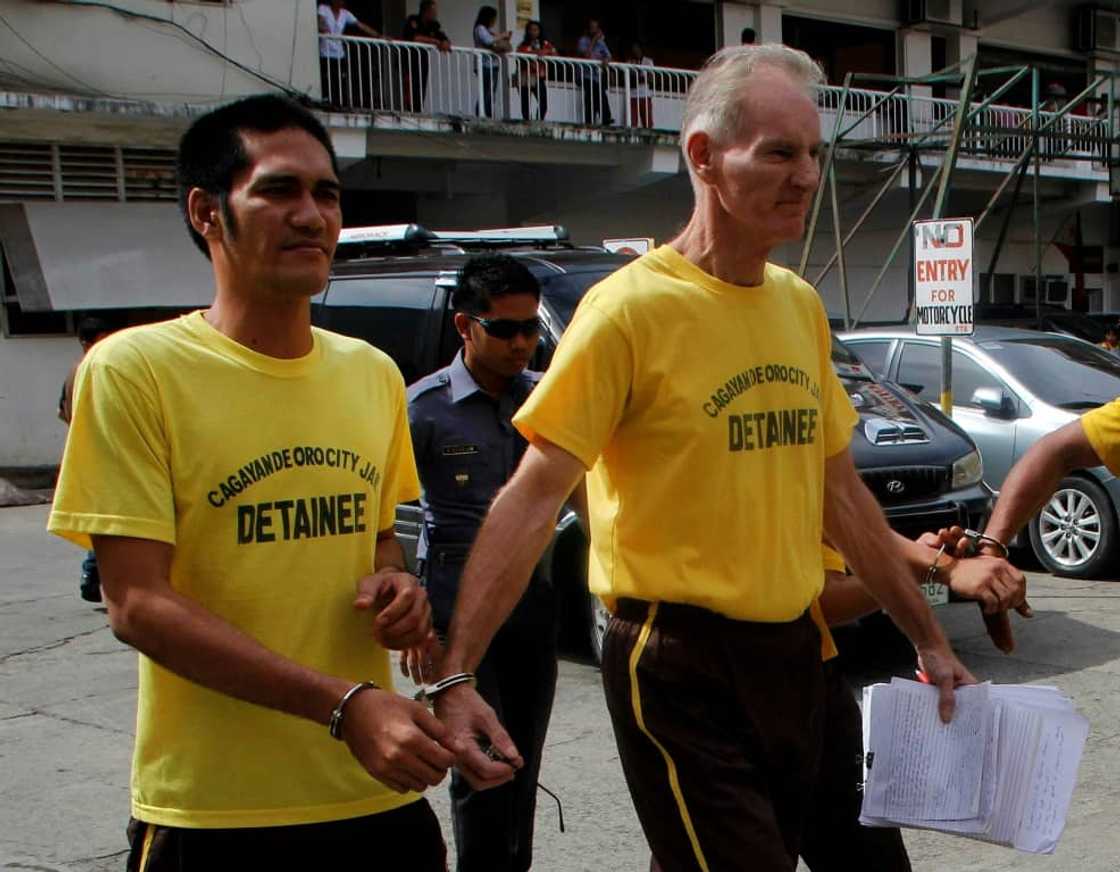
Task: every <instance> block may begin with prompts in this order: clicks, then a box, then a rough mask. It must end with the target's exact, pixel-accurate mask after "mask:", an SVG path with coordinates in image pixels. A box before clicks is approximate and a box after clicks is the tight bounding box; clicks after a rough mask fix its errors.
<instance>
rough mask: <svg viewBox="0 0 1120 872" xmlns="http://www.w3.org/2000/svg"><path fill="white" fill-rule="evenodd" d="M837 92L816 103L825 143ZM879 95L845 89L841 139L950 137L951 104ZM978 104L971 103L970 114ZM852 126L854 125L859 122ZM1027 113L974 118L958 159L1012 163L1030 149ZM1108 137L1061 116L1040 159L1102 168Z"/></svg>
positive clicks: (1092, 123) (997, 111) (1100, 121)
mask: <svg viewBox="0 0 1120 872" xmlns="http://www.w3.org/2000/svg"><path fill="white" fill-rule="evenodd" d="M843 90H844V89H843V88H838V87H835V86H829V87H826V88H822V89H821V91H820V95H819V98H818V104H819V106H820V109H821V130H822V132H823V135H824V136H825V137H826V138H827V137H828V136H830V135H831V134H832V129H833V124H834V123H835V120H836V113H837V111H838V108H839V105H840V100H841V97H842V96H843ZM883 97H884V92H882V91H866V90H861V89H856V88H852V89H849V91H848V95H847V99H846V101H845V107H846V108H845V110H844V120H843V122H842V123H841V129H842V130H844V131H849V132H848V133H847V137H848V138H851V139H857V140H860V139H862V140H867V141H870V142H875V143H898V144H900V145H902V144H905V143H906V142H910V141H915V140H917V139H920V138H922V137H923V136H926V135H928V139H927V143H928V144H946V143H948V141H949V138H950V137H951V136H952V132H953V115H954V114H955V113H956V111H957V101H956V100H946V99H941V98H937V97H926V96H922V95H913V96H911V97H910V98H909V99H907V97H906V96H905V95H904V94H893V95H891V96H890V97H888V98H887V99H885V100H884V99H883ZM978 105H979V103H978V102H976V103H973V104H972V107H973V109H975V108H976V107H977V106H978ZM865 113H866V117H864V118H862V120H859V121H858V122H857V119H860V118H861V116H864V115H865ZM1056 115H1057V113H1055V112H1040V113H1039V122H1038V123H1039V127H1042V126H1043V125H1045V124H1047V123H1048V122H1050V121H1051V120H1053V119H1054V118H1055V116H1056ZM1031 123H1032V122H1031V110H1030V109H1025V108H1022V107H1019V106H1005V105H1002V104H998V103H994V104H992V105H989V106H986V107H985V108H984V109H982V110H980V112H979V113H977V115H976V117H975V118H974V119H973V120H972V121H971V122H970V124H969V126H968V127H966V128H965V132H964V136H963V137H962V140H961V149H962V153H963V154H966V155H974V156H979V157H983V158H985V159H989V160H1015V159H1017V158H1018V157H1019V156H1020V155H1021V154H1022V153H1023V152H1024V151H1025V150H1026V148H1027V146H1028V145H1030V140H1031V136H1030V130H1031ZM1108 133H1109V130H1108V124H1107V119H1105V118H1103V117H1089V116H1084V115H1068V114H1067V115H1065V116H1062V117H1060V118H1058V119H1057V121H1056V122H1055V123H1054V124H1053V126H1052V127H1051V128H1049V129H1048V130H1047V131H1046V132H1045V133H1044V134H1043V135H1042V148H1041V151H1042V158H1043V160H1046V161H1054V160H1059V159H1068V160H1077V159H1085V158H1089V159H1091V160H1094V161H1096V162H1103V161H1104V160H1105V158H1106V156H1107V148H1106V146H1105V145H1104V144H1103V143H1102V142H1101V141H1100V140H1101V138H1103V137H1107V136H1108Z"/></svg>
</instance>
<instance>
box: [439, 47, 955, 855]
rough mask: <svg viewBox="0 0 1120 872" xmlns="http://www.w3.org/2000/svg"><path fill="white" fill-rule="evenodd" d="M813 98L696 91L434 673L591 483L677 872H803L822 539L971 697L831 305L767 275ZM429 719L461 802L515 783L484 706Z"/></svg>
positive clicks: (770, 88) (524, 417)
mask: <svg viewBox="0 0 1120 872" xmlns="http://www.w3.org/2000/svg"><path fill="white" fill-rule="evenodd" d="M822 79H823V76H822V75H821V71H820V68H819V67H818V66H817V65H816V64H815V63H814V62H813V61H812V60H811V59H810V58H809V56H808V55H806V54H805V53H804V52H800V51H797V50H795V49H791V48H789V47H787V46H783V45H779V44H773V45H770V44H766V45H760V46H753V47H739V46H735V47H731V48H725V49H723V50H721V51H720V52H718V53H717V54H716V55H715V56H714V57H713V58H712V59H710V60H709V61H708V62H707V64H706V65H705V67H704V69H703V70H701V72H700V74H699V75H698V76H697V77H696V79H695V81H694V82H693V85H692V88H691V90H690V91H689V95H688V100H687V103H686V106H685V110H684V117H683V120H682V125H681V137H680V139H681V147H682V151H683V153H684V154H683V156H684V158H685V160H686V165H687V167H688V171H689V178H690V181H691V183H692V187H693V191H694V197H695V205H694V208H693V212H692V215H691V217H690V220H689V223H688V225H687V226H686V227H685V228H684V230H683V231H682V232H681V234H680V235H679V236H678V237H677V238H675V239H674V240H673V241H672V242H670V243H668V244H667V245H663V246H661V247H660V248H658V249H656V250H654V251H652V252H650V253H648V254H646V255H644V256H642V257H640V258H638V259H636V260H634V261H632V262H631V263H629V264H628V265H626V266H624V267H622V269H620V270H618V271H617V272H615V273H613V274H612V275H611V276H610V277H609V278H607V279H605V280H604V281H602V282H600V283H599V284H598V285H596V286H595V287H593V288H591V290H589V291H588V292H587V294H586V295H585V296H584V298H583V300H582V301H581V302H580V304H579V308H578V309H577V311H576V314H575V316H574V318H573V319H572V321H571V323H570V324H569V326H568V328H567V330H566V331H565V333H564V336H563V338H562V339H561V340H560V343H559V346H558V347H557V349H556V352H555V354H554V356H553V359H552V362H551V364H550V366H549V368H548V371H547V372H546V373H545V375H544V377H543V378H542V380H541V382H540V384H539V385H538V386H537V387H536V388H535V389H534V391H533V393H532V394H531V395H530V396H529V398H528V399H527V400H526V401H525V403H524V405H522V407H521V410H520V411H519V412H518V413H517V415H516V416H515V417H514V419H513V423H514V425H515V426H516V427H517V428H518V430H519V431H520V432H521V433H522V435H523V436H525V438H526V439H527V440H528V441H529V447H528V448H527V449H526V452H525V456H524V458H523V459H522V461H521V464H520V465H519V466H518V469H517V471H516V472H515V473H514V475H513V477H512V478H511V479H510V482H509V484H507V485H506V486H505V487H504V488H502V490H500V491H499V492H498V495H497V496H496V497H495V499H494V502H493V503H492V504H491V506H490V510H489V512H488V514H487V517H486V520H485V522H484V523H483V525H482V528H481V529H480V530H479V533H478V537H477V538H476V539H475V542H474V545H473V546H472V549H471V554H470V557H469V558H468V560H467V565H466V567H465V569H464V570H463V574H462V577H461V579H460V584H459V595H458V598H457V600H456V603H455V612H454V617H453V620H452V625H451V631H450V635H449V641H448V646H447V650H446V652H445V653H444V656H443V658H442V660H441V664H440V666H439V672H440V674H441V675H448V674H453V673H456V672H458V671H459V670H460V669H464V668H466V669H469V668H470V667H471V666H473V665H475V664H477V663H478V662H479V661H480V660H481V659H482V657H483V655H484V654H485V652H486V648H487V646H488V644H489V642H490V639H491V638H493V636H494V634H495V632H496V631H497V630H498V628H499V627H500V626H501V624H502V623H503V621H504V620H505V617H506V616H507V615H508V614H509V613H510V612H511V611H512V609H513V608H514V606H515V605H516V603H517V602H518V600H519V599H520V598H521V595H522V593H523V592H524V590H525V589H526V586H527V584H528V582H529V579H530V577H531V575H532V572H533V568H534V567H535V566H536V564H537V562H538V561H539V559H540V556H541V554H542V553H543V551H544V549H545V548H546V547H547V545H548V543H549V541H550V540H551V538H552V531H553V528H554V525H555V522H556V517H557V514H558V512H559V510H560V507H561V505H562V504H563V502H564V500H565V499H567V498H568V495H569V494H570V493H571V492H572V490H573V488H574V487H575V486H576V484H577V483H578V481H579V480H580V479H581V477H582V476H583V475H584V474H585V473H586V472H587V471H590V472H589V474H588V477H587V482H588V502H589V507H590V526H591V536H590V541H591V556H590V562H589V571H588V577H589V582H590V586H591V590H592V592H593V593H595V594H596V595H598V596H600V597H602V598H603V599H604V601H605V602H606V603H607V604H608V606H609V608H610V609H611V611H612V618H611V621H610V624H609V626H608V629H607V633H606V636H605V639H604V642H603V663H602V675H603V686H604V690H605V692H606V697H607V707H608V710H609V711H610V715H611V721H612V724H613V727H614V734H615V740H616V742H617V744H618V748H619V757H620V759H621V762H622V767H623V772H624V774H625V776H626V780H627V784H628V786H629V789H630V795H631V798H632V799H633V802H634V806H635V809H636V811H637V814H638V818H639V820H640V821H641V823H642V828H643V830H644V832H645V835H646V838H647V840H648V841H649V844H650V847H651V848H652V851H653V854H654V856H655V857H656V858H657V861H658V863H659V864H660V866H661V867H662V868H663V869H665V870H666V872H694V870H706V869H712V870H717V869H718V870H725V869H741V868H743V866H744V858H748V861H747V862H749V865H750V868H751V869H753V870H758V872H792V870H794V869H795V868H796V866H797V855H798V850H799V847H800V845H799V839H800V832H801V826H802V820H803V817H804V815H805V813H806V811H807V809H808V805H809V803H810V802H811V801H812V792H813V790H814V787H815V783H816V779H817V772H818V762H819V759H820V754H821V749H822V744H823V742H824V740H825V736H824V733H823V728H822V722H821V712H822V707H823V705H824V674H823V670H822V665H821V637H820V634H819V632H818V631H817V629H816V627H815V625H814V623H813V620H812V618H811V616H810V612H809V610H810V606H811V604H812V602H813V600H814V598H816V597H817V596H818V595H819V594H820V592H821V590H822V588H823V585H824V564H823V560H822V556H821V547H820V546H821V542H822V541H823V540H824V538H825V537H826V536H827V538H828V540H829V541H831V542H834V543H835V544H836V545H837V546H838V548H839V549H840V550H841V551H842V553H844V555H845V556H846V558H847V559H848V562H849V563H850V564H852V566H853V568H854V569H855V570H856V571H857V572H858V574H859V576H860V578H861V579H862V580H863V581H864V583H865V584H866V585H867V587H868V589H869V590H870V591H871V592H872V594H873V595H874V596H875V598H876V599H877V600H878V601H879V602H880V603H881V604H882V605H883V606H884V608H886V610H887V611H888V613H889V614H890V615H891V617H892V618H893V619H894V620H895V622H896V623H897V624H898V625H899V626H900V627H902V628H903V630H904V631H905V632H906V633H907V635H908V636H909V637H910V639H911V640H912V641H913V643H914V645H915V648H916V650H917V654H918V661H919V664H920V665H921V668H922V669H923V671H924V672H925V673H926V674H927V676H928V677H929V679H930V682H931V683H932V685H933V686H934V687H936V688H937V690H938V697H939V712H940V716H941V718H942V720H943V721H948V720H950V719H951V717H952V712H953V707H954V703H955V698H954V692H953V689H954V687H955V686H957V685H958V684H962V683H970V682H974V681H975V679H974V678H973V676H972V675H971V674H970V673H969V672H968V670H967V669H965V667H964V666H963V665H962V664H961V662H960V661H959V660H958V659H957V657H956V655H955V654H954V653H953V651H952V649H951V648H950V646H949V643H948V640H947V639H946V638H945V634H944V632H943V631H942V629H941V627H940V626H939V625H938V623H937V620H936V618H935V617H934V616H933V613H932V611H931V610H930V607H929V605H928V604H927V603H926V601H925V599H924V597H923V596H922V594H921V591H920V590H919V588H918V585H916V584H915V583H914V580H915V579H916V578H918V577H920V576H923V575H925V574H926V573H927V572H928V571H929V566H930V563H929V560H928V551H927V550H926V549H924V548H920V547H918V546H916V545H914V543H907V542H900V541H898V539H897V538H896V537H894V536H893V535H892V534H891V531H890V528H889V527H888V526H887V523H886V520H885V518H884V517H883V512H882V509H881V508H880V507H879V505H878V503H877V502H876V501H875V498H874V496H872V494H871V493H870V492H869V491H868V489H867V487H866V486H865V485H864V484H863V482H862V480H861V479H860V477H859V475H858V473H857V471H856V469H855V465H854V464H853V462H852V456H851V452H850V450H849V443H850V440H851V437H852V430H853V427H854V426H855V424H856V423H857V421H858V417H857V415H856V413H855V410H854V409H853V408H852V405H851V401H850V400H849V398H848V395H847V392H846V391H845V390H844V387H843V385H842V384H841V383H840V381H839V379H838V378H837V376H836V373H835V371H834V370H833V368H832V362H831V339H830V334H829V326H828V317H827V314H826V312H825V310H824V306H823V305H822V303H821V299H820V296H819V295H818V294H817V292H816V291H815V290H814V289H813V288H812V287H811V286H810V285H809V284H808V283H806V282H804V281H803V280H801V279H800V278H798V277H797V275H795V274H794V273H793V272H791V271H789V270H787V269H784V268H782V267H779V266H777V265H775V264H772V263H769V262H768V259H769V255H770V253H771V252H772V251H773V250H774V249H775V248H776V247H778V246H780V245H782V244H785V243H788V242H791V241H794V240H798V239H800V238H801V236H802V234H804V232H805V224H806V217H807V215H808V211H809V208H810V206H811V204H812V202H813V196H814V193H815V191H816V189H817V186H818V184H819V183H820V156H821V153H822V151H823V148H824V145H823V143H822V142H821V120H820V114H819V112H818V109H817V100H816V89H817V88H819V87H820V85H821V84H823V81H822ZM697 349H703V354H699V355H698V354H697V353H696V351H697ZM589 398H593V399H594V401H593V402H589ZM912 545H914V547H910V546H912ZM436 713H437V714H438V715H439V717H440V719H441V720H442V721H443V722H444V723H445V724H446V725H447V726H448V728H449V729H450V731H451V734H452V735H453V736H455V737H457V744H458V745H460V746H462V747H464V751H463V753H461V754H460V756H459V758H458V760H457V764H456V765H457V766H458V767H459V769H460V770H461V771H462V772H463V774H464V775H465V776H466V777H468V778H469V779H471V780H472V784H475V786H485V784H486V783H487V780H488V778H489V777H490V775H489V772H490V771H491V770H490V764H492V763H493V762H494V761H493V760H492V759H490V758H489V757H488V756H487V755H486V754H485V753H484V752H483V751H482V750H481V749H480V748H478V747H477V746H475V747H472V746H471V745H470V744H469V743H468V742H467V741H466V739H467V738H473V737H474V736H476V735H482V736H485V737H486V738H487V740H488V741H489V742H490V743H491V744H492V745H493V747H494V748H496V749H497V751H498V752H500V753H501V754H502V755H503V756H504V757H505V758H506V759H508V760H510V761H511V765H512V766H514V767H516V766H517V764H518V761H519V757H518V751H517V746H516V744H515V743H513V742H512V741H511V740H510V738H509V735H508V733H507V732H506V731H505V730H504V729H503V728H502V726H501V725H500V723H499V721H498V719H497V717H496V716H495V714H494V712H493V710H492V709H490V708H489V707H488V706H487V705H486V704H485V702H484V701H483V700H482V699H481V697H479V696H478V694H477V692H476V691H475V690H474V689H473V688H470V687H468V686H467V685H465V684H463V685H458V686H456V687H453V688H451V689H450V690H449V691H448V692H447V693H445V694H443V695H441V696H440V698H439V699H438V700H437V701H436Z"/></svg>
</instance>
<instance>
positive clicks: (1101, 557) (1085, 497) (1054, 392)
mask: <svg viewBox="0 0 1120 872" xmlns="http://www.w3.org/2000/svg"><path fill="white" fill-rule="evenodd" d="M840 338H841V339H843V340H844V342H845V344H847V345H848V347H850V348H851V349H852V350H853V351H855V352H856V353H857V354H858V355H859V356H860V357H861V358H862V359H863V361H864V363H865V364H866V365H867V366H868V367H869V368H870V369H871V370H872V371H873V372H875V373H877V374H879V375H881V376H882V377H883V378H886V379H889V380H891V381H894V382H897V383H899V384H901V385H902V386H903V387H906V388H908V389H909V390H911V391H913V392H914V393H915V394H917V395H918V396H919V397H920V398H921V399H923V400H926V401H928V402H930V403H933V404H936V403H937V402H938V397H939V396H940V390H941V348H940V344H939V340H938V339H937V337H934V336H917V335H916V334H915V333H914V330H913V328H903V327H898V328H889V329H874V330H859V331H856V332H852V333H842V334H840ZM1117 396H1120V357H1117V356H1116V355H1115V354H1112V353H1110V352H1107V351H1104V350H1103V349H1100V348H1097V347H1096V346H1094V345H1091V344H1089V343H1088V342H1084V341H1082V340H1080V339H1075V338H1073V337H1071V336H1064V335H1061V334H1057V333H1041V332H1038V331H1034V330H1018V329H1014V328H1007V327H985V326H978V327H977V328H976V335H975V336H972V337H954V339H953V419H954V420H955V421H956V422H957V423H958V424H960V425H961V427H963V428H964V430H965V431H966V432H967V433H968V435H969V436H971V437H972V438H973V440H974V441H975V442H976V444H977V446H978V447H979V448H980V454H981V456H982V458H983V461H984V479H985V481H986V482H987V483H988V485H989V486H990V487H991V488H992V489H993V490H995V491H997V492H998V491H999V489H1000V486H1001V485H1002V484H1003V480H1004V479H1005V478H1006V477H1007V473H1008V472H1009V471H1010V469H1011V467H1012V466H1013V465H1014V464H1015V462H1016V461H1017V460H1018V459H1019V458H1020V457H1022V456H1023V454H1024V453H1025V452H1026V450H1027V449H1028V448H1030V447H1031V445H1032V444H1034V442H1035V441H1037V440H1038V439H1040V438H1042V437H1043V436H1045V435H1046V434H1047V433H1052V432H1053V431H1054V430H1056V429H1058V428H1059V427H1061V426H1062V425H1063V424H1067V423H1069V422H1070V421H1073V420H1074V419H1075V418H1077V417H1078V416H1079V415H1080V414H1081V413H1082V412H1085V411H1086V410H1088V409H1095V408H1096V407H1097V406H1100V405H1103V404H1104V403H1107V402H1110V401H1111V400H1113V399H1115V398H1116V397H1117ZM1118 506H1120V479H1117V478H1116V476H1114V475H1112V473H1110V472H1109V471H1108V470H1107V469H1105V468H1104V467H1103V466H1101V467H1096V468H1094V469H1082V470H1077V471H1076V472H1074V473H1073V474H1071V475H1070V476H1069V477H1067V478H1065V479H1063V480H1062V482H1061V484H1060V485H1059V487H1058V490H1057V492H1056V493H1055V494H1054V496H1053V497H1051V498H1050V500H1049V502H1048V503H1047V504H1046V505H1045V506H1043V508H1042V510H1041V511H1040V512H1039V513H1038V515H1037V516H1036V517H1035V518H1034V519H1033V520H1032V521H1031V522H1030V525H1029V528H1028V529H1029V536H1030V543H1031V546H1032V547H1033V549H1034V552H1035V554H1036V555H1037V556H1038V559H1039V560H1040V561H1041V562H1042V563H1043V564H1044V565H1045V566H1046V568H1047V569H1049V570H1050V571H1051V572H1053V573H1055V574H1058V575H1066V576H1071V577H1074V578H1100V577H1102V576H1103V575H1105V574H1106V573H1107V570H1108V569H1110V568H1111V564H1112V563H1113V562H1114V561H1115V558H1116V556H1117V549H1118V548H1120V534H1118V532H1117V507H1118ZM1020 544H1021V543H1020Z"/></svg>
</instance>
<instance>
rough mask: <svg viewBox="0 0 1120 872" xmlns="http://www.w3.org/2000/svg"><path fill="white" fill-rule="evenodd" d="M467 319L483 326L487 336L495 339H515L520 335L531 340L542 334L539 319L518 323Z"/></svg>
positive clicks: (509, 319)
mask: <svg viewBox="0 0 1120 872" xmlns="http://www.w3.org/2000/svg"><path fill="white" fill-rule="evenodd" d="M467 317H468V318H470V319H471V320H472V321H477V322H478V323H479V324H481V325H482V329H483V330H485V331H486V334H487V335H488V336H493V337H494V338H495V339H513V337H514V336H516V335H517V334H518V333H520V334H521V335H522V336H524V337H526V338H530V337H533V336H536V335H537V334H539V333H540V332H541V319H540V318H539V317H535V318H526V319H525V320H524V321H516V320H514V319H513V318H479V317H478V316H477V315H468V316H467Z"/></svg>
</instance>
